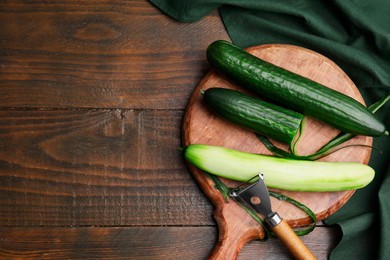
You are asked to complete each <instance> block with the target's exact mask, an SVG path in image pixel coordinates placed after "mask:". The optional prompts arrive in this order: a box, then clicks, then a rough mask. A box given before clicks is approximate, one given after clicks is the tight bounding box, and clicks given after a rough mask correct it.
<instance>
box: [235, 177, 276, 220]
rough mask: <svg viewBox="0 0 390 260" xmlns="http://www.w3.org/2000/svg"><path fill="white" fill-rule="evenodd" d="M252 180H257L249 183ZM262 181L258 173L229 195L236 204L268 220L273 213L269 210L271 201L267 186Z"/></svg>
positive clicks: (262, 178)
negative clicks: (242, 205)
mask: <svg viewBox="0 0 390 260" xmlns="http://www.w3.org/2000/svg"><path fill="white" fill-rule="evenodd" d="M254 179H257V181H255V182H254V183H251V182H252V181H253V180H254ZM263 180H264V177H263V174H261V173H260V174H259V175H256V176H254V177H253V178H251V179H249V180H248V181H247V182H245V183H243V184H241V185H240V186H238V187H236V188H234V189H232V190H230V194H229V195H230V197H232V198H234V199H235V200H236V201H237V202H239V203H241V204H244V205H245V206H247V207H250V208H253V209H254V210H255V211H256V212H258V213H260V214H261V215H263V216H264V217H265V218H268V217H270V216H271V215H273V213H274V212H273V211H272V208H271V200H270V197H269V193H268V189H267V186H265V183H264V181H263ZM250 183H251V184H250Z"/></svg>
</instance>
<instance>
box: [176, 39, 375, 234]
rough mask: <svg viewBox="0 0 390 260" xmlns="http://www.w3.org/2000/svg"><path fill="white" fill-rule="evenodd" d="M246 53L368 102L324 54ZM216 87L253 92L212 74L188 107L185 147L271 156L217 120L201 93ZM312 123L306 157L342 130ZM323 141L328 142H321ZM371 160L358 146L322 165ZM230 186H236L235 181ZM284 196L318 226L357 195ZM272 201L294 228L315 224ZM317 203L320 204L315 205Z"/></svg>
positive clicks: (272, 47)
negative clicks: (312, 215)
mask: <svg viewBox="0 0 390 260" xmlns="http://www.w3.org/2000/svg"><path fill="white" fill-rule="evenodd" d="M246 50H247V51H248V52H250V53H252V54H253V55H255V56H258V57H261V58H262V59H264V60H266V61H269V62H271V63H274V64H275V65H277V66H280V67H283V68H286V69H288V70H291V71H293V72H295V73H297V74H300V75H302V76H305V77H308V78H311V79H312V80H315V81H317V82H319V83H321V84H323V85H326V86H328V87H330V88H334V89H336V90H338V91H340V92H342V93H344V94H347V95H349V96H351V97H353V98H355V99H356V100H358V101H359V102H361V103H363V104H364V100H363V98H362V96H361V94H360V92H359V90H358V89H357V88H356V86H355V85H354V83H353V82H352V80H351V79H350V78H349V77H348V76H347V75H346V74H345V73H344V72H343V71H342V70H341V69H340V68H339V67H338V66H337V65H336V64H335V63H334V62H332V61H331V60H329V59H328V58H326V57H324V56H323V55H321V54H319V53H316V52H314V51H311V50H308V49H305V48H302V47H298V46H293V45H285V44H267V45H259V46H253V47H250V48H247V49H246ZM330 75H331V76H330ZM340 83H343V84H340ZM211 86H216V87H225V88H232V89H236V90H240V91H243V92H248V91H246V90H244V89H243V88H241V87H240V86H237V85H236V84H234V83H232V82H230V81H229V80H227V79H226V78H225V77H223V76H220V75H219V74H217V73H216V72H214V71H213V70H210V71H209V72H208V73H207V74H206V75H205V76H204V77H203V79H202V80H201V82H200V83H199V84H198V86H197V87H196V88H195V90H194V92H193V94H192V96H191V98H190V100H189V103H188V105H187V108H186V111H185V115H184V123H183V129H182V130H183V133H182V139H183V140H182V141H183V144H184V145H185V146H187V145H189V144H194V143H203V144H211V145H221V146H225V147H229V148H233V149H238V150H243V151H247V152H254V153H264V154H270V153H269V151H268V150H266V148H264V147H262V148H261V149H260V148H259V147H261V144H259V143H256V145H254V144H253V142H255V141H256V140H257V139H256V137H255V135H254V134H253V133H252V132H250V131H247V130H244V129H242V128H240V127H238V126H235V125H232V124H231V123H229V122H226V121H224V120H222V119H220V118H217V117H216V116H214V115H213V114H212V113H211V112H209V111H208V110H207V108H206V107H204V105H203V104H202V100H201V95H200V90H201V89H207V88H209V87H211ZM308 121H309V123H308V124H309V128H307V129H305V133H306V136H304V137H303V140H302V142H301V144H302V145H301V146H298V149H300V150H301V152H302V153H303V154H304V153H310V152H313V151H314V150H315V149H318V148H319V147H320V146H321V145H323V144H324V143H325V142H326V141H327V140H329V139H331V138H332V137H334V136H336V135H337V134H338V133H339V131H337V130H336V129H333V128H331V127H329V126H326V125H324V124H323V123H321V122H318V121H317V120H315V119H312V118H309V119H308ZM308 129H309V130H308ZM310 129H312V130H310ZM313 135H314V136H313ZM319 135H320V136H323V137H325V138H323V139H322V140H319V139H318V136H319ZM221 137H223V138H221ZM310 140H316V144H313V145H311V147H310V149H311V150H310V149H309V150H307V149H306V148H305V146H303V144H305V145H307V143H308V142H309V141H310ZM257 141H258V140H257ZM311 142H312V141H311ZM276 143H277V144H278V145H279V146H280V147H285V148H286V145H284V144H281V143H278V142H276ZM310 144H311V143H310ZM348 144H364V145H371V144H372V138H371V137H364V136H358V137H356V138H354V139H352V140H350V141H349V142H348ZM305 149H306V150H305ZM313 149H314V150H313ZM370 154H371V149H369V148H365V147H359V146H354V147H349V148H345V149H343V150H341V151H338V152H336V153H334V154H332V155H331V156H328V157H326V158H324V159H322V160H323V161H355V162H361V163H365V164H367V163H368V161H369V158H370ZM190 171H191V173H192V174H193V175H194V176H195V179H196V181H197V182H198V184H199V186H200V187H201V189H202V190H203V191H204V192H205V194H206V196H207V197H209V198H210V199H211V200H212V202H213V204H214V205H216V204H218V203H224V200H223V199H221V198H220V197H222V195H221V194H218V193H219V191H216V190H215V189H214V188H213V183H211V181H210V180H209V179H208V178H207V177H205V175H204V174H202V172H201V171H200V170H198V169H196V168H194V167H191V168H190ZM225 181H227V180H225ZM227 182H229V183H230V181H227ZM280 192H282V193H283V194H285V195H287V196H290V197H293V198H295V199H297V200H298V201H301V202H303V203H304V204H306V205H307V206H308V207H309V208H311V209H312V210H313V212H314V213H315V214H316V216H317V219H318V220H322V219H324V218H326V217H328V216H330V215H331V214H333V213H335V212H336V211H337V210H339V209H340V208H341V207H342V206H343V205H344V204H345V203H346V202H347V201H348V200H349V199H350V197H351V196H352V195H353V193H354V190H349V191H341V192H323V193H315V192H292V191H280ZM302 200H303V201H302ZM271 201H272V207H273V210H275V211H278V213H279V214H280V215H281V216H283V217H285V219H286V220H287V222H288V223H289V224H290V225H291V226H294V227H295V226H303V225H307V224H309V223H310V221H311V219H310V218H309V217H308V216H306V215H305V214H304V213H303V212H301V211H299V210H298V209H296V208H294V207H293V206H291V205H289V204H287V203H285V202H281V201H277V200H276V199H274V198H271ZM312 201H314V202H313V203H312ZM308 202H309V203H308Z"/></svg>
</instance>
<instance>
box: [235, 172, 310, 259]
mask: <svg viewBox="0 0 390 260" xmlns="http://www.w3.org/2000/svg"><path fill="white" fill-rule="evenodd" d="M256 178H257V181H255V182H254V183H251V182H252V181H253V180H254V179H256ZM229 195H230V197H232V198H234V200H236V201H237V202H238V203H239V204H242V205H243V206H246V207H249V208H252V209H254V210H255V211H256V212H257V213H259V214H261V215H263V216H264V219H265V222H266V223H267V224H268V226H269V227H270V228H271V229H272V230H273V232H274V233H275V234H276V235H277V236H278V237H279V239H280V240H281V241H282V243H283V244H284V245H285V246H286V247H287V248H288V249H289V251H290V252H291V253H292V255H293V256H294V257H295V258H296V259H305V260H306V259H309V260H312V259H316V258H315V256H314V255H313V254H312V253H311V252H310V250H309V249H308V248H307V247H306V246H305V245H304V244H303V242H302V241H301V240H300V239H299V238H298V236H297V235H296V234H295V232H294V231H293V230H292V229H291V227H290V226H289V225H288V224H287V222H286V221H285V220H283V219H282V218H281V217H280V216H279V215H278V213H276V212H273V211H272V208H271V200H270V197H269V193H268V189H267V186H266V185H265V183H264V176H263V175H262V174H261V173H260V174H259V175H257V176H254V177H253V178H251V179H250V180H248V181H247V182H245V183H243V184H241V185H240V186H238V187H236V188H234V189H232V190H230V192H229Z"/></svg>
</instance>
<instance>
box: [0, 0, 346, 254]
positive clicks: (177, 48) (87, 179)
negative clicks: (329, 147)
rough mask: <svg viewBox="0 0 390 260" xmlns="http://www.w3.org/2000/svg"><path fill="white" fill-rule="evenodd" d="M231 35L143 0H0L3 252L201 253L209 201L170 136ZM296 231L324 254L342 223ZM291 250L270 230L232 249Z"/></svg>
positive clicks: (213, 21)
mask: <svg viewBox="0 0 390 260" xmlns="http://www.w3.org/2000/svg"><path fill="white" fill-rule="evenodd" d="M217 39H226V40H228V39H229V37H228V35H227V33H226V31H225V28H224V25H223V23H222V21H221V19H220V17H219V14H218V12H217V11H215V12H213V13H211V14H210V15H208V16H207V17H205V18H204V19H202V20H200V21H198V22H195V23H178V22H176V21H174V20H173V19H170V18H169V17H167V16H166V15H164V14H163V13H161V12H160V11H159V10H158V9H157V8H155V7H154V6H152V5H151V4H150V3H149V2H148V1H146V0H113V1H111V0H102V1H94V0H77V1H76V0H69V1H55V0H45V1H43V0H36V1H25V0H6V1H0V232H1V236H0V259H7V260H8V259H95V258H102V259H177V258H182V259H204V258H205V257H207V256H208V255H209V254H210V252H211V251H212V248H213V246H214V244H215V242H216V241H217V239H218V232H217V227H216V225H215V221H214V220H213V218H212V212H213V206H212V205H211V204H210V202H209V200H208V199H207V198H206V197H205V196H204V194H203V192H202V191H201V190H200V189H199V188H198V186H197V184H196V183H195V181H194V179H193V178H192V177H191V175H190V172H189V171H188V169H187V168H186V165H185V163H184V162H183V160H182V158H181V157H180V155H179V153H178V150H177V148H178V147H179V146H180V145H181V140H180V134H181V123H182V119H183V115H184V109H185V107H186V104H187V101H188V99H189V97H190V96H191V93H192V91H193V89H194V88H195V87H196V86H197V85H198V83H199V81H200V80H201V78H202V77H203V76H204V74H205V73H206V72H207V71H208V69H209V66H208V64H207V61H206V57H205V48H206V47H207V45H208V44H209V43H211V42H212V41H214V40H217ZM334 231H335V230H334V229H331V228H328V227H319V228H317V229H316V231H315V232H314V233H312V234H311V235H309V236H308V237H305V238H303V239H305V241H306V242H305V243H306V244H308V245H309V246H310V247H311V249H314V250H315V251H316V252H318V253H319V255H320V256H323V259H326V258H327V255H329V252H330V250H331V248H333V247H334V245H335V243H336V242H337V239H338V236H339V233H338V232H334ZM257 257H267V258H269V259H289V255H288V253H287V252H286V251H285V250H284V248H283V247H282V246H281V245H280V243H279V242H278V240H275V239H270V240H269V241H267V242H265V243H264V242H258V241H253V242H251V243H248V244H247V245H246V246H245V247H244V248H243V249H242V252H241V253H240V255H239V258H240V259H254V258H257Z"/></svg>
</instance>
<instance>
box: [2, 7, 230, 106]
mask: <svg viewBox="0 0 390 260" xmlns="http://www.w3.org/2000/svg"><path fill="white" fill-rule="evenodd" d="M215 14H216V15H212V16H208V17H207V18H206V19H202V20H201V21H199V22H196V23H188V24H182V23H176V22H173V21H172V20H171V19H170V18H168V17H167V16H165V15H162V14H161V13H160V11H159V10H158V9H156V8H153V7H152V6H151V5H150V3H148V2H147V1H98V2H96V1H95V2H91V1H67V2H66V3H63V2H57V1H51V2H50V4H46V3H45V2H39V1H34V2H29V3H25V2H23V1H10V3H0V25H1V26H0V64H1V66H0V72H1V74H2V80H1V81H0V94H1V95H0V106H1V107H49V108H53V107H56V108H68V107H77V108H80V107H82V108H148V109H177V108H179V109H183V108H184V107H185V105H186V102H187V98H188V97H189V96H190V94H191V92H192V90H193V88H194V87H195V86H196V84H197V83H198V81H199V80H200V79H201V77H202V76H203V74H204V73H205V71H206V70H205V69H206V68H207V62H206V60H205V52H204V50H205V49H206V47H207V45H208V44H210V43H211V42H212V41H213V40H216V39H227V38H228V36H227V33H226V31H225V29H224V27H223V24H222V23H221V21H220V18H219V16H218V15H217V13H215ZM26 43H28V44H26Z"/></svg>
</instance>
